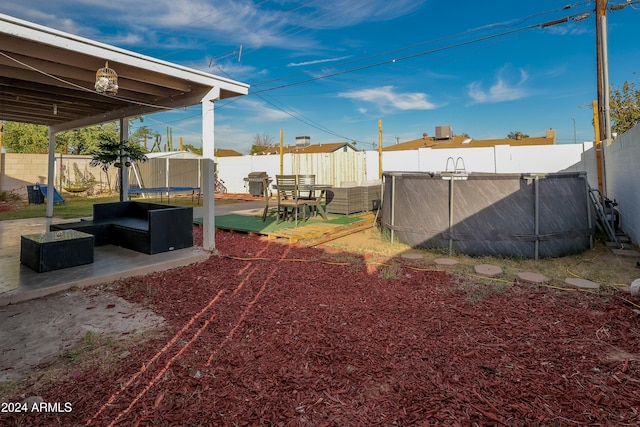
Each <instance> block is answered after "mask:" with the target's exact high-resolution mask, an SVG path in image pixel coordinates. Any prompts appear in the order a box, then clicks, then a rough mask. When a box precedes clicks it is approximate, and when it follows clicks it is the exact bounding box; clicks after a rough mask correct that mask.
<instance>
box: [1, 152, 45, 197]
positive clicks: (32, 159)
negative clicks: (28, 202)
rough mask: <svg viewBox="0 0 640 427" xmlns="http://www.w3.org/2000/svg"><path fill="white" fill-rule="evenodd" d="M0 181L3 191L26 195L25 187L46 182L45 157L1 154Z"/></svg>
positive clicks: (43, 155)
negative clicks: (0, 171) (0, 170)
mask: <svg viewBox="0 0 640 427" xmlns="http://www.w3.org/2000/svg"><path fill="white" fill-rule="evenodd" d="M0 179H1V180H2V181H1V182H0V185H1V189H2V190H3V191H14V192H16V193H18V194H22V195H26V194H27V185H33V184H35V183H36V182H38V183H41V184H45V183H46V182H47V155H46V154H22V153H3V154H2V175H1V176H0Z"/></svg>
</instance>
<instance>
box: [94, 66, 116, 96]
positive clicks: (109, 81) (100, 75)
mask: <svg viewBox="0 0 640 427" xmlns="http://www.w3.org/2000/svg"><path fill="white" fill-rule="evenodd" d="M95 88H96V92H98V93H106V94H109V95H117V94H118V74H117V73H116V72H115V71H114V70H112V69H111V68H109V62H108V61H107V62H105V64H104V68H100V69H99V70H98V71H96V85H95Z"/></svg>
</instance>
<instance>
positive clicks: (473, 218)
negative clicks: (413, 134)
mask: <svg viewBox="0 0 640 427" xmlns="http://www.w3.org/2000/svg"><path fill="white" fill-rule="evenodd" d="M383 178H384V196H383V203H382V216H381V219H382V226H383V228H384V229H386V230H388V231H389V232H390V234H391V238H392V239H398V240H399V241H400V242H402V243H405V244H407V245H410V246H412V247H416V248H429V249H437V248H441V249H446V250H448V252H449V253H450V254H451V253H453V252H457V253H462V254H466V255H471V256H481V255H492V256H509V257H519V258H535V259H537V258H539V257H540V258H545V257H559V256H564V255H570V254H575V253H580V252H582V251H584V250H586V249H588V248H590V247H591V246H592V243H593V235H594V232H595V221H594V214H593V205H592V204H591V201H590V199H589V187H588V184H587V175H586V173H584V172H576V173H573V172H570V173H552V174H489V173H470V174H466V173H458V172H441V173H427V172H385V173H384V174H383Z"/></svg>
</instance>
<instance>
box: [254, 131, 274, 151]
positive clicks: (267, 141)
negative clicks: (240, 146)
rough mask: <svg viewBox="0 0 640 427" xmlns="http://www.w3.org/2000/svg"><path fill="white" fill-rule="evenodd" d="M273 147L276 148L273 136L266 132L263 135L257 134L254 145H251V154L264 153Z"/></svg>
mask: <svg viewBox="0 0 640 427" xmlns="http://www.w3.org/2000/svg"><path fill="white" fill-rule="evenodd" d="M272 147H274V143H273V138H272V137H271V135H269V134H267V133H266V132H265V133H263V134H262V135H259V134H256V136H254V137H253V145H251V151H250V152H249V154H256V153H262V152H263V151H267V150H268V149H269V148H272Z"/></svg>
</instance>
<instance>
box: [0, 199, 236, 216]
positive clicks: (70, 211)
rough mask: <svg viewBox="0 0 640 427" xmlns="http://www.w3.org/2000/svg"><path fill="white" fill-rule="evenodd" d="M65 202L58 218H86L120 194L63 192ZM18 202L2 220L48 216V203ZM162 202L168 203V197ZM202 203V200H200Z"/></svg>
mask: <svg viewBox="0 0 640 427" xmlns="http://www.w3.org/2000/svg"><path fill="white" fill-rule="evenodd" d="M62 197H63V198H64V203H56V204H55V205H54V207H53V216H54V217H56V218H66V219H69V218H84V217H90V216H92V215H93V205H94V204H96V203H108V202H117V201H118V200H119V196H118V194H115V193H114V194H110V195H106V196H101V197H85V196H76V195H73V194H69V193H63V194H62ZM134 200H139V201H145V202H150V203H161V201H160V197H158V198H148V199H142V198H136V199H134ZM235 202H236V201H235V200H216V205H221V204H227V203H235ZM16 203H17V206H18V209H15V210H11V211H8V212H0V221H8V220H13V219H26V218H43V217H45V216H46V204H44V203H43V204H39V205H34V204H31V205H30V204H28V203H27V200H26V199H25V200H20V201H18V202H16ZM162 203H165V204H166V203H167V199H166V197H165V198H164V199H163V201H162ZM171 204H172V205H176V206H194V207H195V206H198V205H197V201H195V200H194V201H193V202H192V201H191V197H190V196H189V197H171ZM200 204H201V205H202V200H200Z"/></svg>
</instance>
